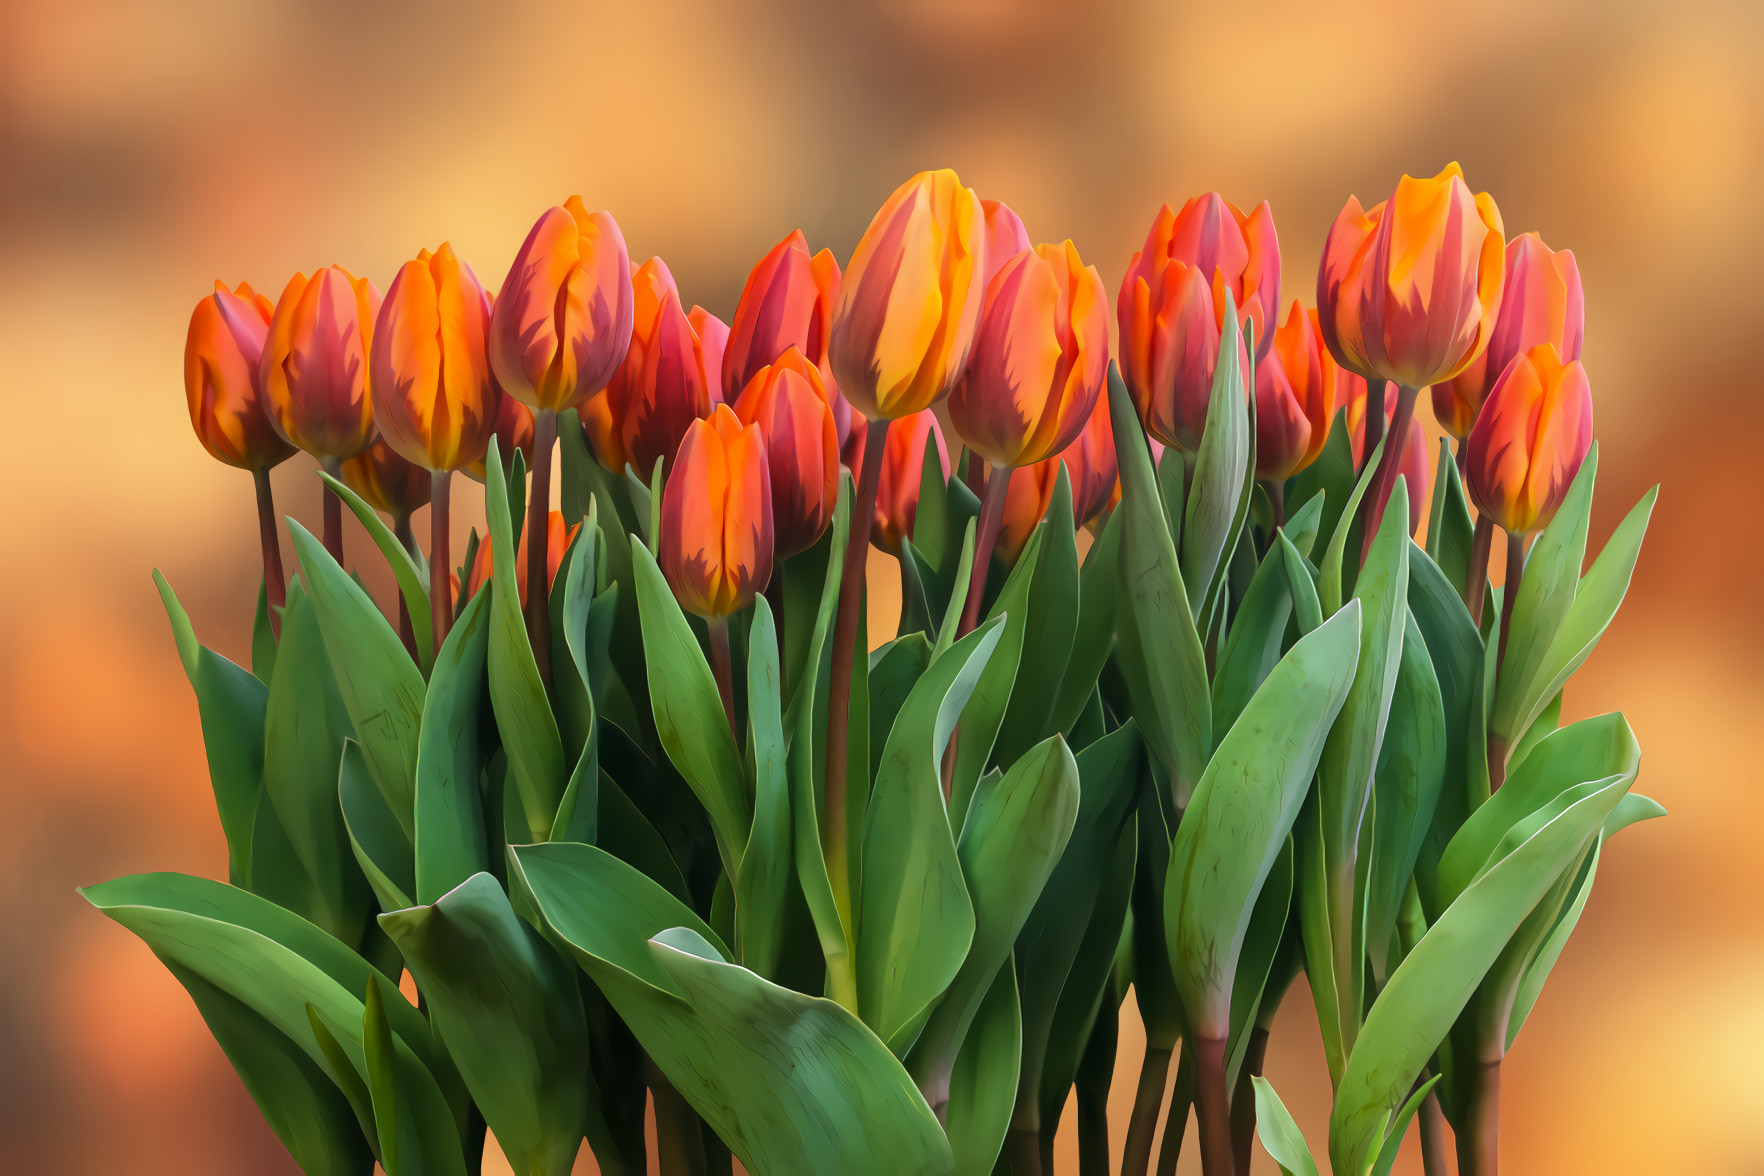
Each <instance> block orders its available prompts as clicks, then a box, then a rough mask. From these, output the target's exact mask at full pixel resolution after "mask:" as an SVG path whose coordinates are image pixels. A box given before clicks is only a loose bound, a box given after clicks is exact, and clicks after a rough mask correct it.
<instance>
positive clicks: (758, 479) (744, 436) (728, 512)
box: [657, 404, 772, 620]
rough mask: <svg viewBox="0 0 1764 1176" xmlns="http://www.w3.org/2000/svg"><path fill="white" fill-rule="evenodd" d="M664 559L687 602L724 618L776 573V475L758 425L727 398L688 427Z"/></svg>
mask: <svg viewBox="0 0 1764 1176" xmlns="http://www.w3.org/2000/svg"><path fill="white" fill-rule="evenodd" d="M657 546H658V548H659V554H658V559H657V562H658V563H659V564H660V565H661V569H662V572H663V573H664V574H665V575H666V576H667V579H668V583H669V584H670V585H671V586H672V587H673V589H674V596H675V597H676V598H677V599H678V600H679V601H680V604H681V607H683V608H685V609H687V610H688V611H690V612H695V613H697V614H698V615H699V616H701V617H706V618H709V619H711V620H717V619H720V618H723V617H726V616H728V615H729V614H730V613H733V612H736V611H738V610H740V609H743V608H745V607H747V605H748V604H749V603H751V602H752V600H753V597H754V593H756V592H759V591H761V590H763V589H764V588H765V586H766V584H767V583H768V582H769V581H770V580H771V578H772V479H771V474H770V473H769V471H768V468H767V464H766V443H765V439H764V438H763V437H762V436H761V435H760V429H759V426H758V425H743V424H742V423H741V421H740V419H739V418H737V417H736V415H735V414H734V412H733V411H731V410H730V409H729V407H728V406H727V405H722V404H719V405H718V406H717V407H716V409H715V410H714V411H713V412H712V413H711V415H710V417H709V418H708V419H706V420H697V421H693V422H692V423H691V424H690V425H688V426H687V429H686V436H685V438H684V439H683V440H682V441H681V442H680V454H679V457H678V458H677V459H676V460H675V463H674V469H673V472H672V473H671V474H670V475H669V477H668V481H667V485H666V487H664V488H663V490H662V505H661V536H660V540H659V542H658V544H657Z"/></svg>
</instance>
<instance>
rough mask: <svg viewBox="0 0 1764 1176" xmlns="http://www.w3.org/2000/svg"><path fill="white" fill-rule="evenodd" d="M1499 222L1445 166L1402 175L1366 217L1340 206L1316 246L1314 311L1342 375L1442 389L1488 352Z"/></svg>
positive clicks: (1484, 197) (1490, 206) (1482, 195)
mask: <svg viewBox="0 0 1764 1176" xmlns="http://www.w3.org/2000/svg"><path fill="white" fill-rule="evenodd" d="M1503 248H1504V245H1503V242H1502V228H1501V214H1500V210H1499V209H1497V208H1496V207H1495V204H1494V201H1493V200H1492V199H1490V198H1489V195H1488V193H1486V192H1479V193H1477V194H1475V195H1471V192H1470V188H1469V186H1468V185H1466V184H1465V183H1464V173H1463V171H1462V170H1461V169H1460V168H1459V167H1458V165H1457V164H1455V163H1454V164H1450V165H1448V166H1447V167H1446V169H1445V170H1444V171H1442V172H1440V173H1439V175H1437V176H1434V177H1433V178H1432V179H1416V178H1414V177H1412V176H1404V177H1403V178H1402V181H1401V182H1400V183H1398V184H1397V188H1396V191H1395V192H1394V193H1393V194H1392V195H1391V198H1390V199H1389V200H1387V201H1385V202H1384V203H1383V204H1379V205H1376V206H1374V207H1373V208H1372V209H1371V211H1365V210H1363V209H1362V208H1361V207H1360V202H1359V201H1358V200H1356V199H1354V198H1352V197H1349V198H1348V202H1347V205H1346V207H1344V208H1343V209H1342V210H1341V215H1340V216H1338V217H1337V218H1336V220H1335V224H1334V226H1333V227H1332V228H1330V230H1329V237H1328V239H1327V240H1326V241H1325V242H1324V244H1323V261H1322V264H1321V265H1320V266H1319V267H1318V270H1317V309H1318V312H1319V319H1320V322H1321V324H1322V327H1323V338H1324V340H1325V341H1326V342H1327V344H1328V346H1329V350H1330V351H1331V352H1332V353H1334V355H1335V358H1336V360H1337V361H1338V362H1339V363H1341V364H1342V366H1344V367H1347V368H1350V369H1352V370H1353V371H1355V372H1358V373H1359V374H1360V375H1362V376H1366V377H1368V378H1370V379H1379V380H1390V381H1392V382H1393V383H1397V384H1401V385H1403V386H1404V387H1408V388H1425V387H1427V386H1428V385H1430V384H1439V383H1443V382H1444V381H1446V380H1449V379H1451V378H1452V377H1453V376H1455V375H1457V374H1458V373H1459V372H1462V371H1463V370H1464V369H1465V368H1467V367H1469V366H1470V364H1471V362H1472V361H1474V360H1475V358H1476V357H1477V355H1479V354H1481V352H1482V350H1483V349H1484V348H1485V347H1487V346H1488V342H1489V337H1490V334H1491V332H1492V331H1493V329H1494V324H1495V316H1496V314H1497V312H1498V311H1499V309H1500V301H1501V273H1502V251H1503Z"/></svg>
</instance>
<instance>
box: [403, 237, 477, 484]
mask: <svg viewBox="0 0 1764 1176" xmlns="http://www.w3.org/2000/svg"><path fill="white" fill-rule="evenodd" d="M489 325H490V298H489V295H487V294H486V293H485V292H484V287H483V286H482V285H480V284H479V282H478V276H477V275H476V274H474V273H473V272H472V270H471V267H470V266H468V265H466V264H465V263H464V262H462V261H460V260H459V259H458V258H457V257H455V256H454V254H453V248H452V246H450V245H447V244H446V243H443V244H442V246H441V248H440V249H438V250H437V251H435V252H434V253H430V252H429V251H428V250H427V249H425V250H423V251H422V252H421V253H420V254H418V255H417V258H416V260H415V261H407V262H405V263H404V267H403V268H402V269H400V270H399V271H398V276H397V277H396V278H394V279H393V280H392V286H391V288H390V289H389V290H387V291H386V301H385V304H384V305H383V306H381V307H380V315H379V318H378V320H377V321H376V323H375V328H374V346H373V368H372V371H373V387H374V419H375V421H376V422H377V423H378V424H379V427H380V434H381V436H383V437H384V438H385V439H386V441H387V443H388V444H390V445H391V446H392V448H393V449H395V450H397V451H398V453H399V454H400V456H402V457H403V458H405V459H406V460H407V461H410V462H414V463H415V464H416V465H419V466H421V467H422V468H424V469H426V470H455V469H458V468H460V467H461V466H465V465H470V464H472V463H473V462H479V461H482V460H483V458H484V451H485V450H486V449H487V448H488V447H489V445H490V434H491V430H493V429H494V428H495V427H496V411H497V407H498V402H500V401H501V400H502V399H503V394H502V392H501V391H500V390H499V389H498V388H497V386H496V384H495V382H494V381H493V380H492V379H491V378H490V361H489V359H488V357H487V355H486V353H485V350H484V346H485V344H484V336H485V332H486V331H487V330H488V328H489Z"/></svg>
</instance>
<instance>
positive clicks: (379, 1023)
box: [308, 979, 463, 1176]
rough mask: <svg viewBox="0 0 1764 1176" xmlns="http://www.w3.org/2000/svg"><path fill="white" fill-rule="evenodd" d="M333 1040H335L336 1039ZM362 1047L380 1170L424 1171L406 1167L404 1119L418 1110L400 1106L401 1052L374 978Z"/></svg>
mask: <svg viewBox="0 0 1764 1176" xmlns="http://www.w3.org/2000/svg"><path fill="white" fill-rule="evenodd" d="M308 1009H309V1015H311V1016H314V1017H315V1018H316V1019H317V1020H319V1021H321V1022H322V1021H323V1019H324V1014H323V1013H320V1012H319V1011H318V1009H317V1008H316V1007H313V1006H308ZM326 1028H327V1029H328V1028H329V1026H326ZM332 1040H335V1037H334V1036H333V1038H332ZM361 1047H362V1055H363V1063H364V1069H365V1071H366V1075H365V1076H366V1078H367V1088H368V1097H369V1099H370V1100H371V1102H372V1104H373V1109H374V1129H375V1132H376V1133H377V1134H378V1136H379V1141H380V1167H381V1168H382V1169H384V1170H385V1173H386V1176H406V1172H407V1171H408V1172H410V1173H412V1174H414V1173H417V1172H420V1171H422V1168H421V1166H420V1165H419V1164H412V1165H410V1167H409V1168H408V1169H407V1168H406V1167H405V1164H404V1157H405V1156H407V1155H409V1154H410V1153H409V1152H408V1151H407V1150H406V1149H405V1148H404V1146H403V1142H404V1141H403V1140H402V1139H401V1138H400V1136H402V1135H403V1134H404V1131H403V1129H402V1127H401V1123H400V1120H403V1119H408V1118H410V1116H411V1112H412V1111H413V1110H414V1108H412V1107H407V1106H401V1105H400V1103H401V1102H403V1100H402V1099H401V1098H400V1097H399V1094H398V1075H397V1070H396V1068H397V1054H398V1051H397V1047H396V1046H395V1045H394V1044H393V1039H392V1026H391V1025H390V1024H388V1023H387V1021H386V1005H385V1002H384V1001H383V1000H381V999H380V989H379V986H378V985H376V984H375V983H374V982H373V981H372V980H371V979H370V980H369V981H368V985H367V991H366V993H365V994H364V996H363V999H362V1012H361ZM462 1151H463V1148H462ZM419 1158H420V1153H419ZM462 1158H463V1155H462Z"/></svg>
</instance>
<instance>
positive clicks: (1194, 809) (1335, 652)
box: [1164, 605, 1360, 1041]
mask: <svg viewBox="0 0 1764 1176" xmlns="http://www.w3.org/2000/svg"><path fill="white" fill-rule="evenodd" d="M1359 649H1360V609H1359V607H1358V606H1357V605H1349V606H1348V607H1344V608H1343V609H1341V610H1340V611H1339V612H1337V613H1336V615H1335V616H1333V617H1331V618H1330V619H1329V620H1327V621H1325V622H1324V623H1323V624H1322V626H1321V627H1319V628H1318V629H1317V630H1316V631H1314V632H1312V633H1309V634H1307V635H1306V636H1304V637H1302V638H1300V639H1299V641H1298V642H1297V644H1295V645H1294V646H1293V647H1292V650H1291V651H1290V652H1289V653H1288V654H1287V655H1286V656H1285V657H1284V658H1282V659H1281V660H1280V663H1279V664H1278V665H1276V666H1275V667H1274V670H1273V672H1272V673H1270V674H1269V675H1268V678H1267V680H1266V681H1265V682H1264V683H1263V684H1262V688H1261V689H1260V690H1258V691H1256V693H1255V695H1254V697H1252V698H1251V699H1250V701H1249V704H1248V705H1247V706H1246V707H1245V708H1244V710H1243V714H1242V715H1241V716H1239V718H1238V719H1237V721H1236V722H1235V723H1234V724H1233V725H1232V727H1231V729H1230V730H1229V731H1227V732H1226V734H1225V737H1224V738H1223V739H1222V740H1220V741H1219V747H1218V750H1217V751H1215V752H1214V753H1213V758H1212V760H1211V762H1209V763H1208V765H1207V770H1206V772H1205V774H1204V775H1202V776H1201V779H1200V783H1199V784H1198V785H1197V786H1196V788H1195V790H1194V798H1193V799H1192V800H1191V801H1190V802H1189V806H1188V809H1187V811H1186V812H1185V813H1184V814H1183V817H1182V822H1181V824H1180V825H1178V826H1177V829H1176V837H1175V840H1174V843H1173V844H1172V845H1171V848H1170V865H1169V873H1168V875H1167V881H1166V883H1165V886H1166V888H1165V891H1164V895H1165V906H1164V919H1165V936H1166V942H1167V944H1168V946H1169V951H1170V964H1171V968H1172V971H1173V973H1174V975H1175V977H1176V985H1177V988H1178V990H1179V991H1180V992H1181V994H1182V1000H1183V1005H1184V1007H1185V1008H1186V1009H1187V1012H1188V1017H1189V1021H1190V1024H1191V1025H1192V1027H1193V1029H1194V1030H1195V1032H1196V1033H1198V1034H1199V1036H1200V1038H1201V1039H1202V1040H1217V1041H1224V1040H1226V1038H1227V1035H1228V1033H1229V1029H1230V1015H1231V984H1232V978H1233V977H1234V976H1235V975H1236V973H1237V962H1238V955H1239V952H1240V951H1241V950H1242V947H1243V940H1244V936H1245V934H1246V933H1247V931H1248V930H1249V924H1250V917H1251V914H1252V913H1253V911H1254V909H1255V905H1256V898H1257V896H1258V895H1259V894H1260V893H1261V891H1262V885H1263V883H1264V882H1265V881H1266V880H1267V877H1268V873H1269V871H1270V870H1272V869H1273V866H1274V861H1275V859H1276V858H1277V857H1278V856H1279V855H1280V852H1281V849H1282V847H1283V846H1284V845H1285V843H1286V837H1287V833H1288V831H1289V830H1290V829H1291V828H1292V823H1293V821H1294V819H1295V818H1297V816H1298V811H1299V805H1300V804H1301V803H1303V801H1304V798H1305V795H1306V793H1307V792H1309V790H1310V784H1311V776H1312V774H1313V773H1314V772H1316V771H1317V761H1318V758H1319V756H1321V755H1322V754H1323V749H1324V746H1325V739H1326V738H1327V737H1328V736H1329V733H1330V725H1331V724H1332V723H1333V722H1334V721H1335V718H1336V715H1337V714H1338V713H1339V712H1340V711H1341V710H1342V705H1343V702H1344V701H1345V700H1346V698H1347V697H1348V691H1349V688H1350V686H1351V685H1352V684H1353V683H1354V682H1355V681H1356V680H1357V678H1356V675H1355V666H1356V664H1357V661H1358V658H1359V656H1360V655H1359Z"/></svg>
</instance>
